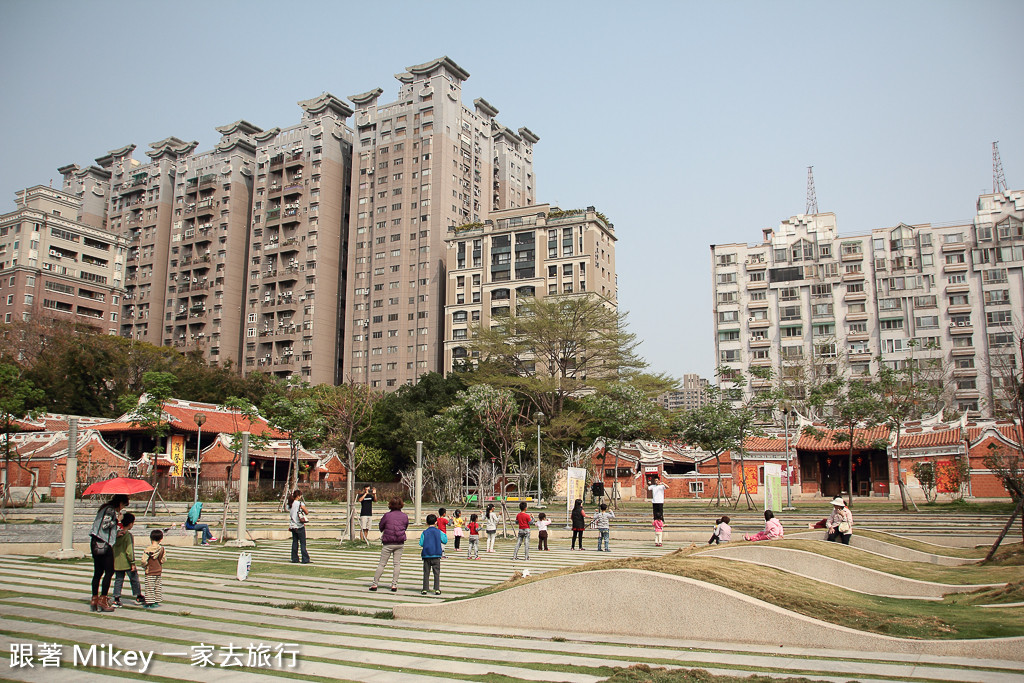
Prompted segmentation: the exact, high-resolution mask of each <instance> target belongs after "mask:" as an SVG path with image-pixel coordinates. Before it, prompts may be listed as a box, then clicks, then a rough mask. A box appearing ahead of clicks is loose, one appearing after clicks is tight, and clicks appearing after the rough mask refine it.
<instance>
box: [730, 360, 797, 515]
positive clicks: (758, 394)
mask: <svg viewBox="0 0 1024 683" xmlns="http://www.w3.org/2000/svg"><path fill="white" fill-rule="evenodd" d="M716 374H717V376H718V380H719V387H721V389H720V391H719V392H714V391H713V392H712V393H713V398H712V400H716V399H720V400H725V401H727V402H729V403H730V404H731V409H732V417H731V419H730V420H729V421H728V422H727V426H729V427H730V428H731V429H733V430H735V446H734V449H733V450H734V452H735V453H736V454H737V455H738V456H739V459H740V495H741V496H742V497H743V498H744V499H745V500H746V502H747V509H748V510H751V509H753V507H754V500H753V498H751V497H750V492H749V491H748V490H747V472H746V454H747V448H746V439H747V437H748V436H759V435H761V434H764V433H765V431H764V425H765V424H768V423H770V422H771V420H772V415H773V413H774V412H775V410H776V408H777V407H778V405H779V403H780V402H782V401H785V400H786V397H785V394H784V392H783V390H782V389H780V388H779V387H775V386H773V382H774V381H775V377H774V373H773V372H772V369H771V368H767V367H760V366H752V367H750V369H749V370H747V372H746V373H744V372H742V371H740V370H738V369H736V368H730V367H724V366H723V367H719V368H718V370H717V371H716ZM748 387H749V388H750V391H747V389H748ZM739 504H740V496H737V497H736V503H735V506H734V507H739Z"/></svg>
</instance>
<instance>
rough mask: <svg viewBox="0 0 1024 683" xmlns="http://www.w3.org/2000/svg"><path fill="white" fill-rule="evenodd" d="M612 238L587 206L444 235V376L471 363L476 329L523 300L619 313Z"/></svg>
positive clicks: (510, 214)
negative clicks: (586, 303) (599, 303)
mask: <svg viewBox="0 0 1024 683" xmlns="http://www.w3.org/2000/svg"><path fill="white" fill-rule="evenodd" d="M616 239H617V238H616V237H615V227H614V226H613V225H612V224H611V223H609V222H608V221H607V219H606V218H605V217H604V216H603V215H602V214H601V213H600V212H598V211H597V210H596V209H594V207H592V206H588V207H587V208H586V209H585V210H572V211H562V210H561V209H558V208H552V207H550V206H548V205H547V204H537V205H534V206H530V207H520V208H515V209H505V210H503V211H494V212H491V213H490V214H489V217H488V218H487V220H485V221H483V222H482V223H481V222H476V223H468V224H465V225H461V226H455V227H451V228H449V229H448V231H447V237H446V239H445V253H446V254H447V263H446V270H447V278H448V286H447V291H446V300H445V304H446V306H445V316H444V325H445V328H444V372H445V373H448V372H451V370H452V367H453V365H454V364H456V363H460V362H470V363H472V362H473V361H472V359H473V356H474V353H475V352H473V351H471V350H470V347H471V344H470V343H469V340H470V339H471V334H472V332H471V331H472V328H473V326H475V325H481V326H487V325H489V324H490V321H491V319H492V318H493V317H494V316H500V315H508V314H509V312H510V311H515V310H516V309H517V308H518V307H519V306H520V305H521V304H522V302H523V300H524V299H532V298H534V297H540V298H543V297H545V296H573V295H577V296H578V295H581V294H595V295H597V296H600V297H601V298H602V299H603V300H604V301H606V302H607V304H608V305H609V306H612V307H616V306H617V305H618V282H617V279H616V275H615V241H616ZM402 341H403V340H401V339H399V340H398V343H401V342H402ZM410 343H412V342H410ZM384 358H385V361H386V359H387V354H385V356H384Z"/></svg>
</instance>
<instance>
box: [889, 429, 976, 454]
mask: <svg viewBox="0 0 1024 683" xmlns="http://www.w3.org/2000/svg"><path fill="white" fill-rule="evenodd" d="M962 440H963V436H962V434H961V432H960V428H959V427H955V428H953V429H936V430H933V431H929V432H910V433H908V432H906V431H904V432H903V435H902V436H901V437H900V448H901V449H903V448H930V447H932V446H955V445H956V444H958V443H960V442H961V441H962ZM895 445H896V443H895V441H894V442H893V446H895Z"/></svg>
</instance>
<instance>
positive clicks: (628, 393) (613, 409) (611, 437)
mask: <svg viewBox="0 0 1024 683" xmlns="http://www.w3.org/2000/svg"><path fill="white" fill-rule="evenodd" d="M579 403H580V410H581V411H582V413H583V414H584V415H586V416H587V418H588V420H589V425H588V427H587V434H588V436H589V437H590V438H592V439H597V438H601V439H604V441H605V447H606V449H612V450H613V451H614V454H615V461H614V462H615V464H614V468H615V473H616V483H617V481H618V476H617V475H618V471H619V446H620V445H621V444H622V443H623V442H625V441H633V440H635V439H642V438H647V439H660V438H662V437H664V436H666V434H667V431H668V417H667V415H666V413H665V410H664V409H663V408H662V407H661V406H660V405H658V404H657V403H655V401H654V398H653V397H652V396H651V395H650V394H649V393H647V392H646V391H644V390H643V389H641V388H639V387H636V386H633V385H630V384H627V383H625V382H619V383H616V384H613V385H611V386H609V387H607V388H606V390H605V391H604V392H603V393H600V394H591V395H589V396H584V397H583V398H582V399H581V400H580V402H579ZM613 493H614V491H613ZM612 504H613V505H615V507H616V509H618V497H617V496H613V497H612Z"/></svg>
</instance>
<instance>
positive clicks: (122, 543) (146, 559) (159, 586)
mask: <svg viewBox="0 0 1024 683" xmlns="http://www.w3.org/2000/svg"><path fill="white" fill-rule="evenodd" d="M133 526H135V515H133V514H132V513H130V512H126V513H124V515H122V517H121V528H120V529H119V530H118V536H117V541H115V542H114V600H113V602H112V603H111V606H112V607H123V604H122V603H121V588H122V586H124V577H125V576H126V575H127V576H128V581H129V582H130V583H131V587H132V595H133V596H134V597H135V602H136V604H138V605H141V606H142V607H146V608H149V609H154V608H157V607H159V606H160V602H161V600H163V583H162V579H163V576H162V575H163V567H164V560H165V559H166V557H167V551H166V550H164V546H163V545H162V544H161V541H162V540H163V539H164V532H163V531H161V530H160V529H153V530H152V531H150V532H149V541H150V544H149V546H148V547H147V548H146V549H145V550H144V551H143V552H142V562H143V565H142V566H143V568H144V569H145V592H143V588H142V585H141V584H140V582H139V571H138V568H137V567H136V564H135V538H134V537H133V536H132V527H133Z"/></svg>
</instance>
